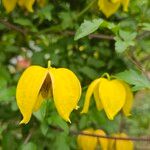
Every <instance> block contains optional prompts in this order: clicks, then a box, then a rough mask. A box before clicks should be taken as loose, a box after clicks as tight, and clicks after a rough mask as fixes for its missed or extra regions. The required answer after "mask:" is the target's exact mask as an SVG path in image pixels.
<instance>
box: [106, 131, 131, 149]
mask: <svg viewBox="0 0 150 150" xmlns="http://www.w3.org/2000/svg"><path fill="white" fill-rule="evenodd" d="M113 137H120V138H128V136H127V135H126V134H125V133H119V134H114V135H113ZM108 141H109V144H108V150H134V144H133V141H130V140H118V139H117V140H108Z"/></svg>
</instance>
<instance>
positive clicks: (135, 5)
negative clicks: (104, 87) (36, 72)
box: [0, 0, 150, 150]
mask: <svg viewBox="0 0 150 150" xmlns="http://www.w3.org/2000/svg"><path fill="white" fill-rule="evenodd" d="M34 7H35V8H34V12H33V13H29V12H27V11H26V10H23V9H19V8H17V7H16V9H15V10H14V11H13V12H12V13H9V14H8V13H6V11H5V9H4V7H3V5H1V2H0V33H1V34H0V49H1V51H0V89H1V91H0V114H1V115H0V116H1V117H0V145H1V146H0V148H2V149H6V150H7V149H10V147H11V149H12V150H13V149H23V150H24V149H28V150H30V149H35V150H36V149H44V148H45V149H56V150H59V149H61V150H63V149H64V150H68V149H77V143H76V136H72V135H70V134H69V130H83V129H85V128H89V127H93V128H95V129H98V128H101V129H103V130H104V131H105V132H106V133H108V134H111V133H116V132H118V130H120V128H121V127H120V125H119V124H120V122H121V120H122V119H121V116H120V115H118V116H117V117H116V119H115V120H114V121H109V120H108V119H107V117H106V116H105V113H103V112H99V111H97V110H96V109H95V104H94V103H92V104H91V106H90V111H89V113H88V114H87V115H80V110H79V111H74V112H73V113H72V114H71V121H72V124H71V125H70V124H67V123H66V122H64V121H63V120H62V119H61V118H60V117H59V116H58V114H57V112H56V111H55V109H54V106H53V103H52V102H51V101H45V102H44V103H43V105H42V108H41V109H40V110H39V111H38V112H36V113H35V114H34V116H33V117H32V119H31V121H30V123H29V124H28V125H26V126H19V125H18V123H19V121H20V119H21V116H19V114H20V113H19V110H18V108H17V105H16V101H15V89H16V84H17V81H18V79H19V76H20V74H21V73H22V71H23V69H24V68H25V67H26V65H27V64H33V65H34V64H36V65H41V66H45V67H46V66H47V60H49V59H50V60H51V61H52V66H54V67H67V68H69V69H70V70H72V71H74V72H75V73H76V75H77V76H78V77H79V79H80V81H81V83H82V87H83V94H82V97H81V100H80V104H79V105H80V107H81V108H82V106H83V102H84V98H85V96H84V94H85V92H86V89H87V86H88V84H89V83H90V82H91V81H92V80H94V79H96V78H97V77H100V76H101V75H102V74H103V73H104V72H109V73H110V74H113V75H115V76H117V77H118V78H119V79H122V80H124V81H126V82H127V83H129V84H131V85H132V86H133V90H134V91H137V90H142V89H149V88H150V81H149V79H148V77H147V76H148V70H149V69H150V64H149V63H148V60H149V53H150V51H149V47H150V38H149V35H150V34H149V32H150V24H149V22H150V11H149V9H148V8H149V7H150V3H149V0H143V1H142V2H141V1H138V0H135V1H131V2H130V6H129V11H128V12H127V13H125V12H122V11H121V10H118V12H116V13H115V14H114V15H113V16H111V17H110V18H109V19H107V18H105V16H104V15H103V14H102V13H101V12H100V11H99V9H98V6H97V1H94V2H93V0H72V1H67V0H57V1H56V0H53V1H50V2H48V1H47V4H46V5H45V6H44V7H42V8H40V7H39V6H36V5H35V6H34ZM137 93H138V92H137ZM144 93H145V92H144ZM138 95H139V94H138ZM146 95H147V97H148V95H149V94H144V96H143V97H142V102H140V103H142V104H140V107H141V111H140V112H139V111H138V107H137V108H136V107H135V108H134V109H133V115H132V116H131V117H130V118H129V119H126V124H125V127H124V128H123V130H124V132H126V133H128V135H131V136H132V135H133V136H135V135H143V134H144V135H146V133H148V130H149V124H150V123H149V113H148V112H149V109H150V107H149V106H148V101H147V98H146ZM144 99H145V100H144ZM137 104H138V102H137V101H136V100H135V106H136V105H137ZM145 110H146V111H145ZM143 115H144V117H143ZM110 123H111V125H110ZM56 126H57V127H59V128H62V129H63V130H64V131H63V132H60V130H59V129H57V128H55V127H56ZM137 129H138V130H137Z"/></svg>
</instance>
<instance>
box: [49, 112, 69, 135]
mask: <svg viewBox="0 0 150 150" xmlns="http://www.w3.org/2000/svg"><path fill="white" fill-rule="evenodd" d="M48 120H49V122H50V123H51V124H53V125H55V126H58V127H60V128H61V129H63V130H64V132H65V133H66V134H68V133H69V127H68V124H67V123H66V122H65V121H64V120H63V119H62V118H60V117H59V116H58V114H57V113H56V114H55V113H53V115H52V116H51V117H50V118H49V119H48Z"/></svg>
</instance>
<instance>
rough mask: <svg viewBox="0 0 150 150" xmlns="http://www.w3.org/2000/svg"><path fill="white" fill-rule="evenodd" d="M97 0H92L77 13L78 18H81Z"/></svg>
mask: <svg viewBox="0 0 150 150" xmlns="http://www.w3.org/2000/svg"><path fill="white" fill-rule="evenodd" d="M96 1H97V0H91V2H90V3H89V4H88V5H87V6H86V7H85V8H84V9H83V10H82V11H81V12H80V13H79V14H78V15H77V17H76V19H78V18H80V17H81V16H82V15H83V14H84V13H85V12H86V11H88V10H89V9H90V8H91V6H92V5H93V4H94V3H95V2H96Z"/></svg>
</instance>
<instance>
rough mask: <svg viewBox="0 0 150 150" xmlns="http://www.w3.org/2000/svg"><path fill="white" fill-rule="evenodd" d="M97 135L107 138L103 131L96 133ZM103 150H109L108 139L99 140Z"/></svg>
mask: <svg viewBox="0 0 150 150" xmlns="http://www.w3.org/2000/svg"><path fill="white" fill-rule="evenodd" d="M94 133H95V134H96V135H102V136H106V133H105V132H104V131H103V130H100V129H99V130H96V131H95V132H94ZM98 140H99V143H100V146H101V149H102V150H107V149H108V139H106V138H98Z"/></svg>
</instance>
